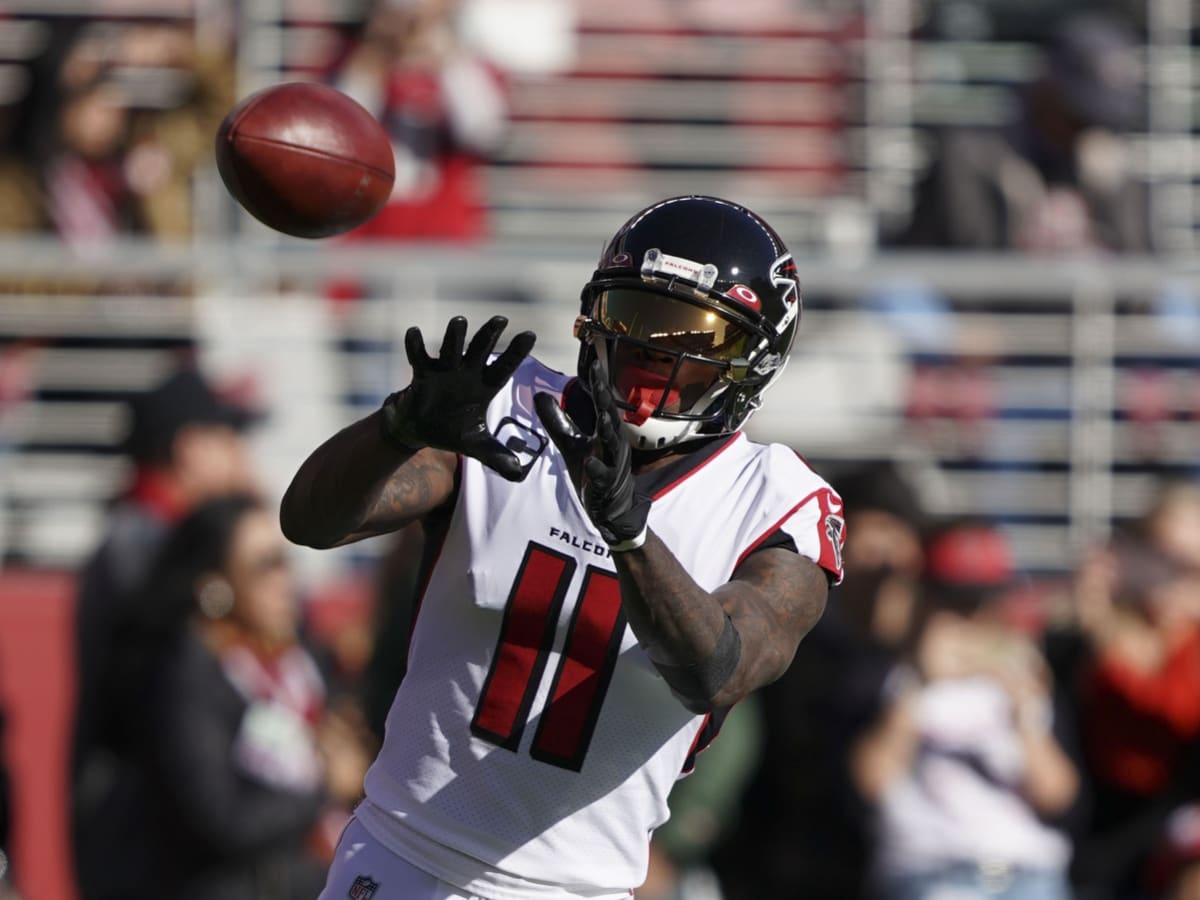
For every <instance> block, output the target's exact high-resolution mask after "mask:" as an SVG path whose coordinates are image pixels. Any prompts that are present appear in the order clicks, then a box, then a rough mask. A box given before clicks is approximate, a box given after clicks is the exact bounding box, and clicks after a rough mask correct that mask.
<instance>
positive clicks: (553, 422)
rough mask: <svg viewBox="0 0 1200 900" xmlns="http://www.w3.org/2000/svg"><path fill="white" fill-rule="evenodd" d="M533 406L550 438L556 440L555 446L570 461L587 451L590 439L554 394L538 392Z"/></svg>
mask: <svg viewBox="0 0 1200 900" xmlns="http://www.w3.org/2000/svg"><path fill="white" fill-rule="evenodd" d="M533 406H534V409H536V410H537V414H538V418H539V419H541V420H542V425H543V427H545V429H546V433H547V434H548V435H550V440H552V441H554V446H556V447H557V448H558V450H559V452H560V453H562V455H563V456H565V457H566V458H567V461H568V462H571V461H573V460H575V459H578V457H579V456H580V455H582V454H583V453H586V452H587V447H588V439H587V438H586V437H585V436H584V435H583V434H581V433H580V431H579V428H578V427H577V426H576V425H575V423H574V422H573V421H572V420H571V417H570V416H568V415H567V414H566V412H565V411H564V410H563V408H562V407H561V406H559V405H558V400H557V398H555V396H554V395H553V394H547V393H545V392H542V393H539V394H537V395H536V396H535V397H534V398H533Z"/></svg>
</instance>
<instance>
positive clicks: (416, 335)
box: [404, 326, 432, 373]
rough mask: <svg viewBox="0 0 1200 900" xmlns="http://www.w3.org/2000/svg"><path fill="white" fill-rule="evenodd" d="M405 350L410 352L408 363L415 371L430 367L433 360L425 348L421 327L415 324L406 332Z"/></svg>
mask: <svg viewBox="0 0 1200 900" xmlns="http://www.w3.org/2000/svg"><path fill="white" fill-rule="evenodd" d="M404 350H405V352H406V353H407V354H408V364H409V365H410V366H412V370H413V372H414V373H418V372H425V371H427V370H428V369H429V365H430V363H431V362H432V360H431V359H430V358H429V354H428V353H427V352H426V350H425V338H424V337H423V336H422V335H421V329H420V328H417V327H415V326H414V327H412V328H410V329H408V331H406V332H405V333H404Z"/></svg>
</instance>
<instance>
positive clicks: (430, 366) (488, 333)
mask: <svg viewBox="0 0 1200 900" xmlns="http://www.w3.org/2000/svg"><path fill="white" fill-rule="evenodd" d="M506 325H508V319H506V318H505V317H504V316H493V317H492V318H491V319H489V320H488V321H487V323H486V324H485V325H483V327H481V328H480V329H479V331H477V332H476V333H475V336H474V337H472V338H471V343H470V344H469V345H467V349H466V351H465V352H464V351H463V344H464V343H465V341H466V336H467V320H466V319H464V318H463V317H462V316H455V317H454V318H453V319H451V320H450V322H449V324H448V325H447V326H446V334H445V337H443V338H442V349H441V351H440V352H439V353H438V356H437V358H436V359H435V358H432V357H430V355H429V353H428V352H426V350H425V339H424V338H423V337H422V335H421V329H419V328H410V329H408V332H407V333H406V334H405V335H404V349H405V350H406V351H407V353H408V361H409V364H410V365H411V366H412V370H413V378H412V383H411V384H410V385H409V386H408V387H406V388H404V389H403V390H401V391H397V392H396V393H394V394H392V395H391V396H390V397H388V398H387V400H385V401H384V402H383V410H382V413H383V417H382V418H383V421H382V428H383V434H384V437H385V438H386V439H387V440H388V441H389V442H390V443H392V444H394V445H396V446H399V447H403V448H407V449H410V450H415V449H419V448H421V447H436V448H438V449H439V450H451V451H453V452H455V453H462V454H464V455H465V456H472V457H474V458H475V459H478V460H479V461H480V462H482V463H483V464H484V465H485V466H488V467H489V468H491V469H494V470H495V471H497V472H499V473H500V474H501V475H503V476H504V477H505V478H507V479H509V480H510V481H518V480H520V478H521V462H520V460H519V459H518V458H517V455H516V454H515V453H513V452H512V451H511V450H509V449H508V448H507V447H505V446H504V445H503V444H501V443H500V442H499V441H498V440H496V439H495V438H494V437H493V436H492V434H491V432H489V431H488V427H487V421H486V418H485V416H486V414H487V408H488V404H489V403H490V402H491V400H492V398H493V397H494V396H496V393H497V392H498V391H499V390H500V388H502V387H503V386H504V385H505V384H506V383H507V382H508V380H509V379H510V378H511V377H512V374H513V372H515V371H516V370H517V366H519V365H520V364H521V361H522V360H523V359H524V358H525V357H526V356H528V355H529V351H530V350H532V349H533V344H534V341H535V340H536V339H537V338H536V336H535V335H534V333H533V332H532V331H522V332H521V333H520V334H517V335H515V336H514V337H513V339H512V340H511V341H510V342H509V344H508V347H507V349H505V351H504V352H503V353H501V354H500V355H499V356H498V357H496V359H495V361H494V362H492V363H490V364H489V363H488V357H489V356H490V355H491V353H492V350H493V349H494V348H495V346H496V342H497V341H498V340H499V339H500V332H502V331H503V330H504V328H505V326H506Z"/></svg>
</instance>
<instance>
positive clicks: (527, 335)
mask: <svg viewBox="0 0 1200 900" xmlns="http://www.w3.org/2000/svg"><path fill="white" fill-rule="evenodd" d="M536 340H537V335H535V334H534V333H533V332H532V331H522V332H521V333H519V334H517V335H514V336H513V339H512V340H511V341H509V343H508V346H507V347H506V348H505V349H504V352H503V353H501V354H500V355H499V356H498V357H496V361H495V362H494V363H492V364H491V365H490V366H488V367H487V368H486V369H485V370H484V373H483V380H484V383H485V384H488V385H493V386H498V385H502V384H505V383H506V382H507V381H508V379H510V378H512V376H513V372H515V371H517V366H519V365H520V364H521V362H522V360H524V359H525V357H526V356H528V355H529V351H530V350H532V349H533V344H534V342H535V341H536ZM556 405H557V404H556Z"/></svg>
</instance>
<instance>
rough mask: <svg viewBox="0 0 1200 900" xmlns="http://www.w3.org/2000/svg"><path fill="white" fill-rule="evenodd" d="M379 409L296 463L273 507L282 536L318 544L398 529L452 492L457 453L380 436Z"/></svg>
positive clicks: (331, 544) (334, 543)
mask: <svg viewBox="0 0 1200 900" xmlns="http://www.w3.org/2000/svg"><path fill="white" fill-rule="evenodd" d="M380 415H381V414H380V413H379V412H374V413H372V414H371V415H369V416H367V417H366V418H364V419H360V420H359V421H358V422H355V423H354V424H353V425H349V426H347V427H346V428H343V429H342V430H341V431H339V432H338V433H337V434H335V435H334V436H333V437H331V438H330V439H329V440H327V441H326V442H325V443H324V444H322V445H321V446H320V447H318V448H317V449H316V450H314V451H313V452H312V454H311V455H310V456H309V457H308V459H306V460H305V461H304V463H303V464H302V465H301V466H300V469H299V471H297V472H296V475H295V477H294V478H293V479H292V483H291V484H290V485H289V486H288V489H287V492H286V493H285V494H284V496H283V503H282V505H281V506H280V511H279V518H280V524H281V525H282V526H283V533H284V534H285V535H287V538H288V540H290V541H292V542H293V543H296V544H303V545H305V546H308V547H317V548H320V549H324V548H328V547H336V546H339V545H341V544H349V543H352V542H354V541H358V540H362V539H363V538H366V537H371V536H373V535H377V534H384V533H386V532H390V531H396V530H398V529H400V528H402V527H403V526H405V525H407V524H408V523H409V522H411V521H413V520H414V519H417V518H419V517H421V516H423V515H425V514H426V513H428V512H429V511H430V510H433V509H435V508H436V507H438V506H439V505H441V504H442V503H444V502H445V501H446V500H447V499H448V498H449V497H450V496H451V494H452V493H453V492H454V480H455V477H456V473H457V465H458V464H457V457H456V456H455V454H454V453H451V452H449V451H447V450H436V449H434V448H432V447H424V448H422V449H420V450H416V451H411V450H401V449H397V448H396V447H393V446H392V445H390V444H387V443H385V442H384V441H383V439H382V437H381V436H380V425H379V416H380Z"/></svg>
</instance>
